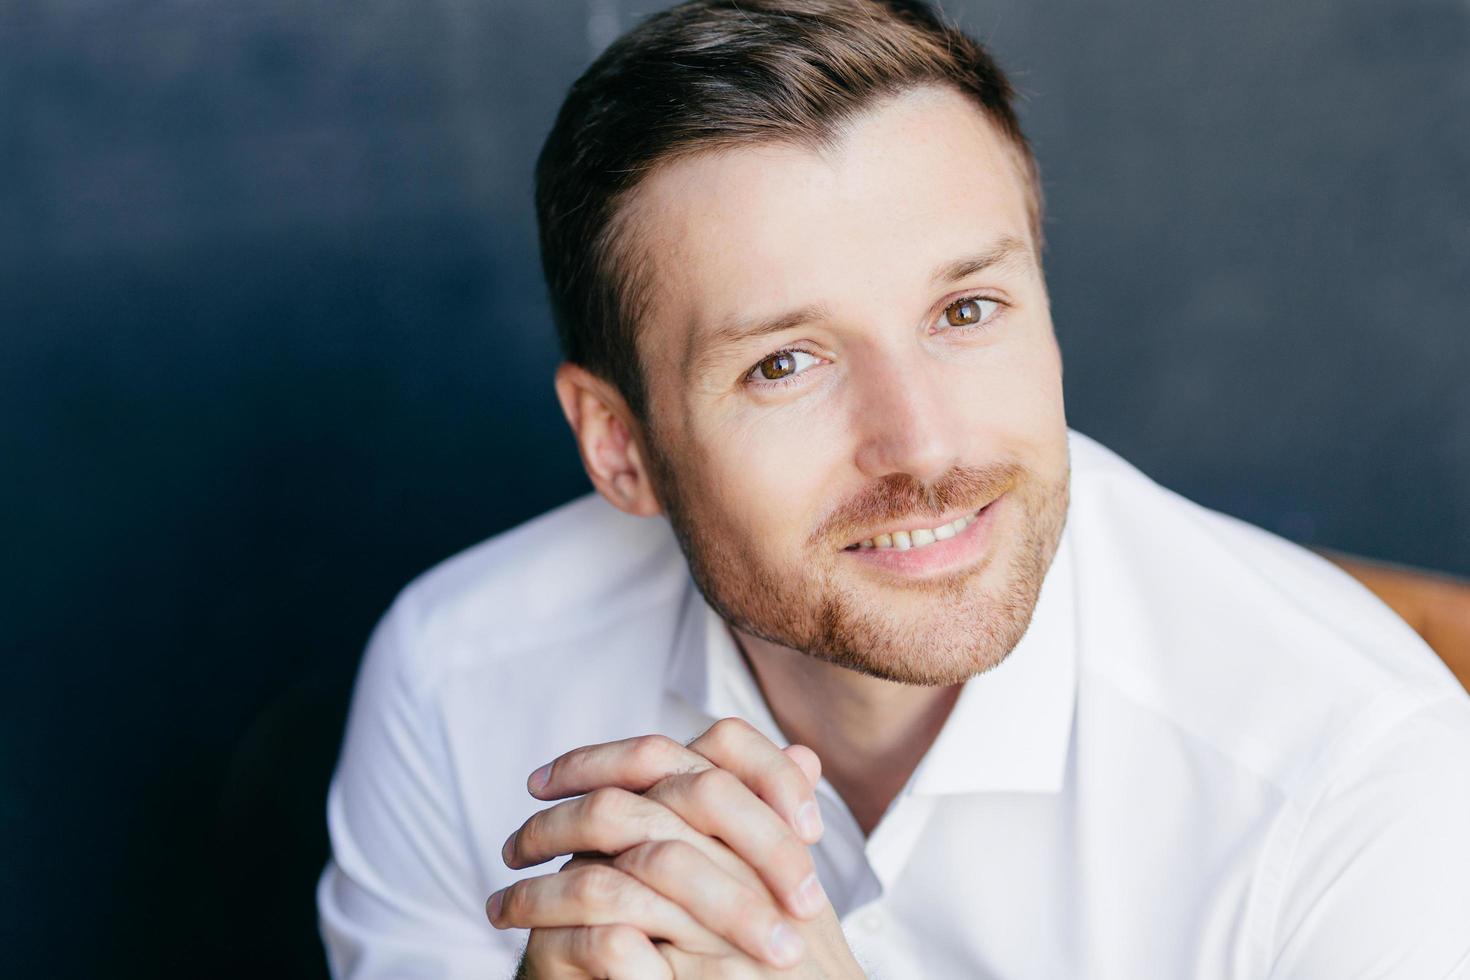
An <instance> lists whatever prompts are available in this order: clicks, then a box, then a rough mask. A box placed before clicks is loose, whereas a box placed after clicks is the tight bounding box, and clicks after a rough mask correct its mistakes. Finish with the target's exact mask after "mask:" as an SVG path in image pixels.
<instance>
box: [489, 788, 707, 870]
mask: <svg viewBox="0 0 1470 980" xmlns="http://www.w3.org/2000/svg"><path fill="white" fill-rule="evenodd" d="M696 836H698V835H697V833H696V832H695V830H694V829H693V828H692V827H690V826H689V825H688V824H687V823H686V822H685V821H684V820H682V819H680V818H679V816H678V815H676V814H675V813H673V812H672V811H671V810H670V809H669V808H668V807H666V806H664V805H663V804H662V803H659V802H657V801H656V800H652V799H649V798H648V797H646V796H639V795H638V794H636V793H630V792H628V791H627V790H625V789H618V788H617V787H612V786H605V787H603V788H601V789H595V790H593V791H592V792H590V793H588V794H587V795H586V796H579V797H577V798H576V799H574V800H567V801H566V802H564V803H558V804H556V805H555V806H550V807H547V808H546V809H545V810H542V811H540V812H539V813H533V814H531V816H530V817H529V818H528V819H527V820H526V822H525V823H523V824H521V826H520V827H519V828H517V829H516V831H515V832H514V833H512V834H511V835H510V836H509V837H507V838H506V840H505V846H504V847H503V848H502V849H501V857H502V858H503V859H504V860H505V864H506V866H507V867H510V868H529V867H533V866H535V865H537V864H541V863H542V862H544V861H550V860H551V859H552V858H554V857H557V856H558V855H561V854H572V855H575V854H577V853H578V852H582V851H585V852H588V853H592V854H606V855H609V856H611V855H614V854H618V853H620V852H622V851H625V850H627V849H628V848H630V847H632V846H633V845H635V844H641V843H643V842H644V841H648V840H665V839H672V840H688V841H690V842H691V843H692V842H693V839H694V838H695V837H696Z"/></svg>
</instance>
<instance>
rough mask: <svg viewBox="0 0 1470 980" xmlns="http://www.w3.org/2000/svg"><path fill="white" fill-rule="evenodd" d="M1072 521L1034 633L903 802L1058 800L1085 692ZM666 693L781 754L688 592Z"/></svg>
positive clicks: (968, 698) (978, 697) (714, 622)
mask: <svg viewBox="0 0 1470 980" xmlns="http://www.w3.org/2000/svg"><path fill="white" fill-rule="evenodd" d="M1070 527H1071V521H1070V520H1069V521H1068V522H1067V525H1066V528H1065V529H1064V530H1063V533H1062V539H1061V542H1060V544H1059V545H1058V548H1057V554H1056V557H1055V559H1054V560H1053V561H1052V564H1051V568H1050V569H1048V571H1047V574H1046V579H1045V581H1044V582H1043V583H1042V587H1041V594H1040V596H1039V597H1038V599H1037V602H1036V608H1035V611H1034V612H1033V614H1032V617H1031V624H1030V626H1029V627H1028V628H1027V630H1026V634H1025V635H1024V636H1023V637H1022V638H1021V642H1020V643H1018V644H1017V645H1016V647H1015V649H1014V650H1012V651H1011V653H1010V655H1009V656H1007V657H1006V658H1005V660H1003V661H1002V662H1001V663H1000V664H999V665H998V666H996V667H994V668H993V669H991V670H989V671H986V672H985V673H983V674H979V675H976V676H975V677H972V678H970V679H969V680H968V681H966V682H965V686H964V688H963V689H962V690H961V691H960V696H959V698H958V700H957V701H956V702H955V706H954V709H953V710H952V711H951V712H950V715H949V717H948V718H947V719H946V720H945V723H944V726H943V727H942V728H941V729H940V732H939V736H938V738H936V739H935V741H934V744H933V745H932V746H930V748H929V751H928V752H927V753H926V754H925V756H924V758H923V759H922V760H921V761H920V763H919V766H918V768H917V769H916V770H915V771H914V775H913V777H912V778H911V779H910V781H909V785H908V786H907V787H906V788H905V790H904V792H906V793H907V792H912V793H917V794H923V795H943V794H951V793H1006V792H1010V793H1055V792H1059V791H1060V790H1061V788H1062V784H1063V780H1064V778H1065V774H1066V765H1067V753H1068V746H1069V744H1070V742H1071V735H1072V716H1073V709H1074V706H1075V703H1076V689H1077V635H1076V614H1075V609H1074V602H1075V598H1074V597H1075V586H1076V583H1075V581H1074V575H1075V572H1074V563H1073V559H1072V543H1071V542H1072V534H1071V533H1070ZM673 647H674V648H673V651H672V656H671V658H670V660H669V662H668V667H667V670H666V672H665V678H664V680H665V687H666V689H668V690H669V691H672V692H673V693H675V694H677V695H679V696H680V697H681V698H683V699H684V700H685V701H686V702H688V703H689V704H690V705H692V706H694V707H696V708H698V709H699V710H700V711H702V712H703V713H704V714H705V715H707V716H708V717H709V718H710V720H711V721H714V720H716V719H719V718H724V717H728V716H731V715H737V716H739V717H742V718H744V719H745V720H746V721H748V722H750V723H751V724H752V725H754V726H755V727H756V728H757V729H758V730H759V731H761V732H762V733H763V734H764V735H766V737H767V738H770V739H771V740H772V741H773V742H776V743H777V744H778V745H785V744H786V743H787V742H788V741H789V739H787V738H786V737H785V736H784V735H783V734H782V732H781V730H780V728H779V726H777V724H776V722H775V720H774V719H773V718H772V716H771V713H770V709H769V708H768V707H767V705H766V702H765V699H764V698H763V697H762V696H761V693H760V688H759V687H758V686H757V685H756V682H755V678H754V677H753V676H751V673H750V668H749V667H748V666H747V665H746V663H745V659H744V658H743V657H742V656H741V655H740V651H739V650H738V649H737V648H736V646H735V641H734V638H733V637H732V636H731V635H730V631H729V628H728V627H727V626H726V624H725V622H724V620H723V619H721V618H720V616H719V614H717V613H716V612H715V611H714V610H713V609H711V608H710V606H709V604H708V603H707V602H705V600H704V597H703V596H702V595H701V594H700V593H699V590H698V589H697V588H696V587H695V585H694V582H693V580H692V579H691V580H690V582H689V583H688V587H687V589H686V592H685V596H684V600H683V603H682V605H681V609H680V615H679V625H678V628H677V630H676V632H675V635H674V643H673Z"/></svg>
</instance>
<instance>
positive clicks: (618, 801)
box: [584, 786, 631, 824]
mask: <svg viewBox="0 0 1470 980" xmlns="http://www.w3.org/2000/svg"><path fill="white" fill-rule="evenodd" d="M629 795H631V794H629V793H628V792H627V791H626V790H621V789H618V788H617V787H616V786H599V787H598V788H597V789H594V790H593V791H592V792H590V793H588V794H587V798H586V803H585V804H584V806H585V812H586V814H587V819H588V820H590V821H591V822H592V823H594V824H606V823H611V822H613V821H616V820H618V819H620V818H621V817H622V816H623V814H625V813H626V812H627V808H628V801H627V797H628V796H629Z"/></svg>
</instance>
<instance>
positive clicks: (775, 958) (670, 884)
mask: <svg viewBox="0 0 1470 980" xmlns="http://www.w3.org/2000/svg"><path fill="white" fill-rule="evenodd" d="M613 866H614V867H616V868H618V869H620V870H622V871H624V872H626V873H627V874H629V875H630V876H632V877H633V878H636V879H637V880H638V881H641V882H643V883H644V884H645V885H647V886H648V887H649V888H651V889H653V890H654V891H656V892H658V893H659V894H661V895H664V896H666V897H667V898H669V899H670V900H672V901H673V902H674V903H675V904H677V905H679V906H681V907H682V908H684V909H685V910H687V911H688V912H689V914H690V915H692V916H693V917H694V918H695V919H696V920H697V921H699V922H700V923H702V924H703V925H704V926H705V927H706V928H707V929H709V930H710V931H711V932H713V933H715V934H716V935H718V936H720V937H721V938H723V939H726V940H728V941H729V942H730V943H731V944H733V945H734V946H736V947H738V948H740V949H743V950H744V951H745V952H746V953H747V954H749V955H750V956H753V957H755V958H756V959H761V960H765V961H766V962H768V963H770V964H771V965H772V966H775V967H777V968H781V969H784V968H786V967H791V966H795V965H796V964H797V963H799V962H800V961H801V958H802V956H803V954H804V952H805V944H804V943H803V942H802V941H801V938H800V937H799V936H798V935H797V933H796V930H795V929H793V928H792V927H791V924H790V923H788V922H787V921H786V919H785V918H784V917H783V916H781V914H780V913H779V912H777V910H776V909H775V908H774V907H773V906H772V905H771V903H770V901H769V899H768V898H767V896H765V895H764V894H758V893H757V892H756V891H755V890H753V889H751V888H749V887H747V886H746V885H744V884H741V883H740V882H739V881H736V880H735V878H733V877H731V876H730V875H728V874H726V873H725V872H724V871H723V870H721V869H720V868H719V867H718V866H717V865H716V864H715V863H714V862H713V861H711V860H710V859H709V858H708V857H707V856H705V854H704V853H703V852H702V851H700V850H699V849H698V848H696V847H693V846H691V845H689V844H686V843H684V842H683V841H668V840H665V841H651V842H649V843H647V844H639V845H638V846H637V847H633V848H629V849H628V850H626V851H624V852H623V853H621V854H619V855H618V856H617V857H616V858H614V859H613Z"/></svg>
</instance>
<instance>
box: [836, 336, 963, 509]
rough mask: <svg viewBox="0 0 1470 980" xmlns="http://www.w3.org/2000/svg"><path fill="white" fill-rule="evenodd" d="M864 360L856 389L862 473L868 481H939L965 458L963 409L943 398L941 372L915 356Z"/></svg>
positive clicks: (892, 355)
mask: <svg viewBox="0 0 1470 980" xmlns="http://www.w3.org/2000/svg"><path fill="white" fill-rule="evenodd" d="M865 360H866V361H867V363H865V364H864V365H863V366H862V368H861V369H860V370H859V371H858V372H857V374H858V376H857V377H855V378H854V380H855V381H856V384H854V385H853V391H854V403H853V407H852V415H853V421H854V429H855V431H856V432H857V433H858V438H857V451H856V457H855V460H854V461H855V463H856V465H857V468H858V470H859V471H860V472H861V473H862V474H863V475H864V476H866V477H868V478H869V479H877V478H879V477H883V476H887V475H889V474H890V473H906V474H908V475H909V476H911V477H913V478H914V479H915V480H918V481H919V482H921V483H926V484H927V483H931V482H933V481H936V480H938V479H939V477H941V476H943V475H944V474H945V473H946V472H947V471H948V470H949V469H950V468H952V467H953V466H955V465H956V464H957V463H959V462H960V460H961V459H962V458H963V456H962V445H961V439H962V431H963V428H964V427H963V424H962V420H961V418H960V414H961V413H960V406H959V405H955V404H949V400H948V399H947V398H946V396H945V392H946V390H947V389H946V386H945V385H944V384H943V377H942V373H943V368H942V366H940V365H939V364H936V363H935V361H934V360H933V359H932V358H928V357H925V356H924V355H923V354H922V353H921V352H917V351H915V352H912V353H910V354H909V355H908V356H904V355H903V354H900V353H898V352H893V351H888V352H885V353H884V354H883V355H882V356H875V357H873V358H871V359H870V360H869V359H865Z"/></svg>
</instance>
